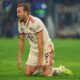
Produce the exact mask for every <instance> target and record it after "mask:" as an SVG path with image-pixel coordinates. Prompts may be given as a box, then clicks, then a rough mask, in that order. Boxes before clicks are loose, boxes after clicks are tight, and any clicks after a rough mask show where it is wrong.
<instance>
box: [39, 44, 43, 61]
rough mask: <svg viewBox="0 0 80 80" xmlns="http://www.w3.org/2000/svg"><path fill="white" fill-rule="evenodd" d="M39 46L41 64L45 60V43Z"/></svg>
mask: <svg viewBox="0 0 80 80" xmlns="http://www.w3.org/2000/svg"><path fill="white" fill-rule="evenodd" d="M38 45H39V46H38V47H39V55H38V61H39V62H41V61H42V60H43V53H44V43H43V42H41V43H39V44H38Z"/></svg>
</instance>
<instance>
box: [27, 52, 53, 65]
mask: <svg viewBox="0 0 80 80" xmlns="http://www.w3.org/2000/svg"><path fill="white" fill-rule="evenodd" d="M52 62H53V51H50V52H48V53H44V58H43V65H44V66H45V65H52ZM26 64H27V65H31V66H37V64H38V53H35V52H32V51H30V53H29V56H28V60H27V62H26Z"/></svg>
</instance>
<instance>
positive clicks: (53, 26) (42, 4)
mask: <svg viewBox="0 0 80 80" xmlns="http://www.w3.org/2000/svg"><path fill="white" fill-rule="evenodd" d="M19 2H25V3H28V4H30V7H31V14H32V15H34V16H37V17H39V18H40V19H41V20H42V21H43V22H44V23H45V25H46V28H47V30H48V31H49V34H50V37H51V38H55V37H61V38H80V0H0V37H9V38H12V37H15V36H17V35H18V29H17V28H18V27H17V26H18V25H17V16H16V7H17V4H18V3H19Z"/></svg>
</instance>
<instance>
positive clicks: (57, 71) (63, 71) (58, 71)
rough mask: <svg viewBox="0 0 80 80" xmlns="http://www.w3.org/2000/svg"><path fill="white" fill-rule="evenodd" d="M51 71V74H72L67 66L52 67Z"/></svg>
mask: <svg viewBox="0 0 80 80" xmlns="http://www.w3.org/2000/svg"><path fill="white" fill-rule="evenodd" d="M52 72H53V75H59V74H66V75H73V73H72V71H71V70H70V69H69V68H66V67H65V66H59V67H54V68H53V71H52Z"/></svg>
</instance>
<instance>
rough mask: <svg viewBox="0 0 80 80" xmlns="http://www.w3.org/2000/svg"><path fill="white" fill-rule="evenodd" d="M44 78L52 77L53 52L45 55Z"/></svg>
mask: <svg viewBox="0 0 80 80" xmlns="http://www.w3.org/2000/svg"><path fill="white" fill-rule="evenodd" d="M44 65H45V66H44V68H43V74H44V76H52V69H53V68H52V65H53V51H51V52H48V53H45V55H44Z"/></svg>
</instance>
